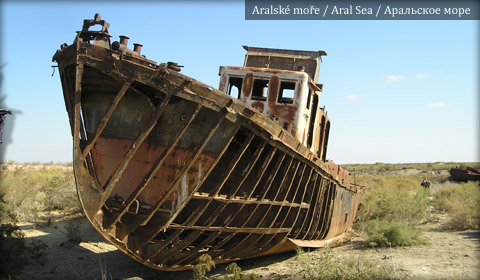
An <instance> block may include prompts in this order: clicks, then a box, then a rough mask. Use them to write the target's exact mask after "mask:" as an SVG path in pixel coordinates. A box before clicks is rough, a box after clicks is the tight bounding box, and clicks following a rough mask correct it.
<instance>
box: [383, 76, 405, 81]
mask: <svg viewBox="0 0 480 280" xmlns="http://www.w3.org/2000/svg"><path fill="white" fill-rule="evenodd" d="M406 79H408V78H407V77H405V76H402V75H388V76H387V82H394V81H401V80H406Z"/></svg>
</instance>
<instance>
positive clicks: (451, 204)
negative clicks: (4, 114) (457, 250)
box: [0, 163, 480, 279]
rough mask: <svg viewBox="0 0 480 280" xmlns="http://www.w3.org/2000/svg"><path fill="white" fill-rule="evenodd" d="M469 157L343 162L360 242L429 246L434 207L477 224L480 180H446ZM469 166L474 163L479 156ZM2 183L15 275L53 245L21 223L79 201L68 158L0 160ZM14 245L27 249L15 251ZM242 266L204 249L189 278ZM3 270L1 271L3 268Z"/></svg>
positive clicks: (383, 273) (344, 262)
mask: <svg viewBox="0 0 480 280" xmlns="http://www.w3.org/2000/svg"><path fill="white" fill-rule="evenodd" d="M466 165H467V164H461V163H424V164H383V163H377V164H371V165H367V164H357V165H345V166H343V167H344V168H345V169H347V170H348V171H350V173H351V177H350V182H351V183H356V184H358V185H362V186H365V187H366V188H365V193H364V195H363V198H362V201H361V203H360V207H359V210H358V212H357V216H356V221H355V224H354V234H355V235H357V236H361V237H362V240H363V243H362V245H361V246H362V247H363V248H375V249H376V248H380V247H385V248H386V249H384V250H392V249H391V248H393V247H396V246H414V245H423V244H427V245H425V246H429V245H428V242H427V240H426V238H424V236H423V233H422V230H421V228H425V227H422V225H425V224H428V223H431V222H432V223H433V222H438V216H439V215H441V216H442V217H446V218H445V222H442V229H443V230H448V231H457V230H468V229H471V230H478V229H480V187H479V183H478V182H466V183H457V182H453V181H450V180H449V173H448V170H449V169H450V168H452V167H458V166H463V167H465V166H466ZM468 166H473V167H477V168H478V167H480V163H474V164H468ZM424 178H428V180H429V181H430V182H431V187H430V188H429V189H425V188H423V187H422V186H420V183H421V182H422V180H423V179H424ZM0 184H1V188H0V222H1V228H0V229H1V231H0V233H1V239H2V240H1V241H2V242H1V246H2V248H1V249H2V256H1V257H2V258H1V260H0V261H1V263H0V265H1V266H2V267H6V268H7V269H9V270H8V273H9V274H8V275H12V273H13V275H15V274H16V273H17V272H18V271H19V270H18V269H19V268H21V264H22V263H26V262H36V263H39V264H40V265H41V264H42V259H43V257H44V256H45V254H48V253H49V251H48V249H50V248H47V246H46V245H45V244H42V243H41V241H39V240H37V241H35V242H30V241H29V240H28V239H27V238H25V235H24V234H23V232H22V230H21V226H19V225H22V224H24V223H27V222H28V223H30V224H33V227H39V228H40V227H43V226H46V227H48V226H50V225H51V224H52V223H55V222H57V221H59V220H63V219H70V218H71V217H72V215H73V216H75V217H78V216H79V213H80V205H79V202H78V198H77V194H76V188H75V182H74V177H73V170H72V168H71V165H70V164H60V165H59V164H55V165H54V164H22V165H19V164H15V163H8V164H3V165H0ZM68 222H69V223H68V224H67V226H65V228H64V229H63V231H64V234H65V236H67V237H68V240H69V241H72V242H73V243H79V242H82V241H84V239H85V238H86V237H85V236H84V235H83V233H82V230H81V228H80V226H79V223H78V222H79V221H78V220H68ZM73 243H72V244H73ZM5 244H8V246H7V245H5ZM379 250H380V249H379ZM19 251H22V252H24V253H23V254H18V252H19ZM294 262H296V263H297V265H298V267H301V273H300V274H298V275H296V276H298V277H301V278H303V279H393V278H399V277H398V274H397V272H395V267H394V266H393V265H392V266H385V265H381V264H379V263H374V262H369V260H362V258H361V257H360V256H359V257H358V258H355V259H349V258H341V259H340V258H339V257H337V256H334V255H333V254H332V251H331V250H330V249H328V248H327V249H321V250H317V253H316V254H311V253H306V252H304V251H302V250H298V251H297V254H296V256H295V258H294ZM392 262H393V259H392ZM239 264H240V266H243V265H242V263H239ZM240 266H239V265H237V264H236V263H232V264H230V265H228V266H226V271H225V272H223V273H222V272H218V271H217V272H215V271H212V272H209V271H210V270H211V269H213V268H214V267H215V266H214V265H213V262H212V260H211V258H209V256H208V255H204V256H202V258H201V259H199V262H198V264H197V265H196V266H195V267H194V269H193V271H192V273H193V278H194V279H259V277H258V275H256V274H255V273H245V272H243V271H242V269H241V268H240ZM217 270H218V269H217ZM2 271H3V272H2V273H3V274H2V276H5V275H6V274H5V273H7V270H2ZM400 276H402V275H400ZM400 278H402V277H400Z"/></svg>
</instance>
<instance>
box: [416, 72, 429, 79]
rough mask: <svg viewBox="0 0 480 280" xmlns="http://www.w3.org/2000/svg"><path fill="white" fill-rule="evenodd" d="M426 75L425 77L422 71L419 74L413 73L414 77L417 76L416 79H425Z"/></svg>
mask: <svg viewBox="0 0 480 280" xmlns="http://www.w3.org/2000/svg"><path fill="white" fill-rule="evenodd" d="M426 77H427V75H426V74H423V73H419V74H417V75H415V78H417V79H425V78H426Z"/></svg>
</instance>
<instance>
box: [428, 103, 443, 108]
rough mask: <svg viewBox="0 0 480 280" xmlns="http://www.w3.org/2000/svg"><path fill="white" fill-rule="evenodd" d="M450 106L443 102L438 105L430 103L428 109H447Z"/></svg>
mask: <svg viewBox="0 0 480 280" xmlns="http://www.w3.org/2000/svg"><path fill="white" fill-rule="evenodd" d="M447 106H448V104H446V103H443V102H438V103H430V104H428V106H427V107H428V108H443V107H447Z"/></svg>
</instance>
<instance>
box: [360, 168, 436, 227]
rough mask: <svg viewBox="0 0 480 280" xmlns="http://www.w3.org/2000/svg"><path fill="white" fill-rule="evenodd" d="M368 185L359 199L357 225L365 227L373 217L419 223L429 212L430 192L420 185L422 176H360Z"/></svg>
mask: <svg viewBox="0 0 480 280" xmlns="http://www.w3.org/2000/svg"><path fill="white" fill-rule="evenodd" d="M358 177H359V181H360V184H362V185H364V186H366V191H365V194H364V195H363V197H362V200H361V202H360V207H359V210H358V213H357V220H356V224H355V227H356V228H357V229H359V230H360V231H363V230H364V229H365V226H366V224H367V223H368V222H369V221H371V220H384V221H403V222H406V223H407V224H408V225H412V226H413V225H416V224H418V223H419V222H420V220H422V219H423V218H424V217H425V215H426V209H427V207H428V201H429V200H428V194H427V193H426V192H424V191H423V189H422V188H421V187H420V186H419V182H421V179H420V177H419V178H417V177H412V176H398V175H385V176H374V177H372V176H358Z"/></svg>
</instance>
